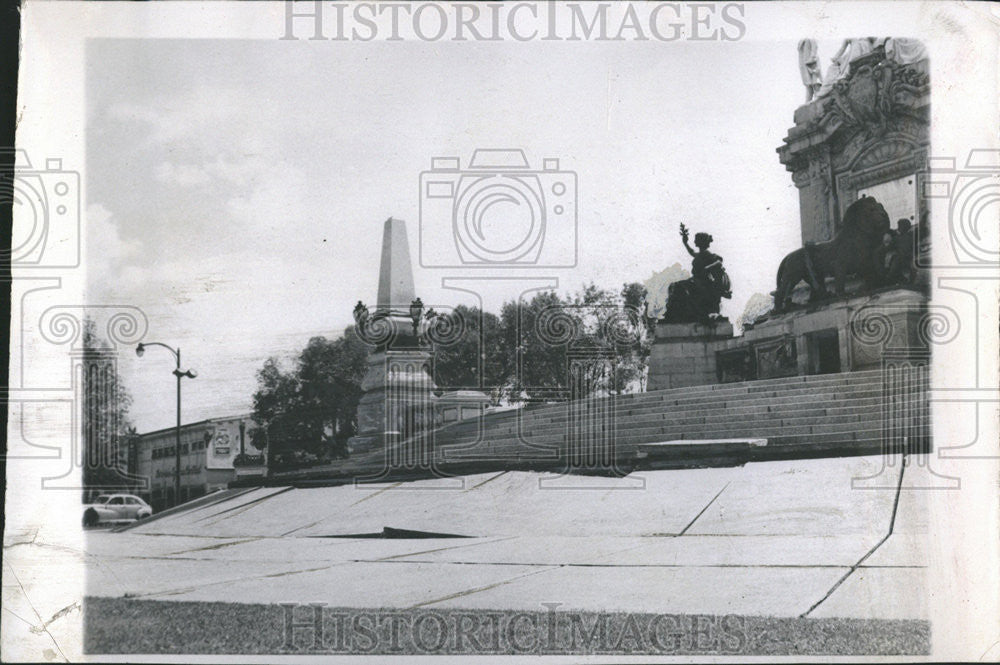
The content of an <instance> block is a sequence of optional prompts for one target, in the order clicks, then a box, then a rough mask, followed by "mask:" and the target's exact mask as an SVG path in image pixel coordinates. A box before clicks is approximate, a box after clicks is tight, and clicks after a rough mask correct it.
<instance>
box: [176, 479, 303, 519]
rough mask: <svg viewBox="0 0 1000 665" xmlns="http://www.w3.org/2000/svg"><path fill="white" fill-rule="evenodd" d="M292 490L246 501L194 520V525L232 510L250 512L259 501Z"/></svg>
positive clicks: (286, 488)
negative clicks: (241, 509)
mask: <svg viewBox="0 0 1000 665" xmlns="http://www.w3.org/2000/svg"><path fill="white" fill-rule="evenodd" d="M293 489H295V488H294V487H285V488H283V489H280V490H278V491H277V492H272V493H271V494H268V495H267V496H262V497H260V498H259V499H254V500H253V501H247V502H246V503H241V504H240V505H238V506H233V507H232V508H226V509H225V510H220V511H219V512H217V513H212V514H211V515H209V516H207V517H202V518H201V519H200V520H195V521H194V524H198V523H199V522H204V521H205V520H208V519H212V518H213V517H218V516H219V515H225V514H226V513H229V512H232V511H234V510H239V509H240V508H243V509H244V510H243V511H241V512H246V511H247V510H250V508H252V507H254V506H255V505H257V504H258V503H260V502H261V501H266V500H268V499H270V498H272V497H275V496H278V495H279V494H284V493H285V492H288V491H289V490H293ZM234 498H235V497H234ZM236 514H237V515H239V514H240V513H236ZM230 517H232V515H230ZM210 524H214V522H211V523H210Z"/></svg>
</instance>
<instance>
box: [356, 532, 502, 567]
mask: <svg viewBox="0 0 1000 665" xmlns="http://www.w3.org/2000/svg"><path fill="white" fill-rule="evenodd" d="M512 538H517V536H505V537H501V538H487V539H484V540H481V541H480V542H478V543H461V544H458V543H456V544H455V545H446V546H445V547H437V548H434V549H432V550H423V551H422V552H407V553H405V554H393V555H391V556H387V557H382V558H380V559H373V561H392V560H395V559H399V560H403V559H404V558H405V557H409V556H419V555H421V554H430V553H432V552H443V551H445V550H454V549H458V548H461V547H477V546H479V545H486V544H488V543H499V542H502V541H504V540H510V539H512ZM354 561H355V563H358V562H363V561H364V559H357V560H354Z"/></svg>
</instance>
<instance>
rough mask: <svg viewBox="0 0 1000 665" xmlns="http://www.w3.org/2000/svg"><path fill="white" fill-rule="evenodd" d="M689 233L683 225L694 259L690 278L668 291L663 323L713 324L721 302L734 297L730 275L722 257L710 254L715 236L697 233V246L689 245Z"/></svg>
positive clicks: (683, 236)
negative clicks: (711, 322) (710, 247)
mask: <svg viewBox="0 0 1000 665" xmlns="http://www.w3.org/2000/svg"><path fill="white" fill-rule="evenodd" d="M688 237H689V234H688V229H687V227H686V226H684V224H681V241H682V242H683V243H684V249H686V250H687V252H688V254H690V255H691V257H692V261H691V277H690V278H689V279H685V280H681V281H679V282H674V283H673V284H671V285H670V286H669V287H668V290H667V309H666V312H665V313H664V315H663V320H664V321H665V322H667V323H699V322H704V321H711V320H712V319H713V318H717V317H718V315H719V304H720V301H721V299H722V298H731V297H732V295H733V294H732V285H731V284H730V281H729V275H727V274H726V269H725V268H724V267H723V265H722V257H721V256H719V255H718V254H715V253H713V252H710V251H708V248H709V246H710V245H711V244H712V240H713V238H712V236H711V235H709V234H708V233H696V234H695V236H694V245H695V247H697V248H698V251H697V252H696V251H695V250H693V249H691V246H690V245H689V244H688Z"/></svg>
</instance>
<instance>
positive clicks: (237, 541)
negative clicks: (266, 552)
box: [166, 538, 260, 556]
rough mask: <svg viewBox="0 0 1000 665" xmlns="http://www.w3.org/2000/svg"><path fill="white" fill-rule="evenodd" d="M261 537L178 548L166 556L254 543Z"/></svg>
mask: <svg viewBox="0 0 1000 665" xmlns="http://www.w3.org/2000/svg"><path fill="white" fill-rule="evenodd" d="M256 540H260V538H244V539H243V540H234V541H233V542H231V543H219V544H217V545H205V546H204V547H193V548H191V549H187V550H178V551H176V552H168V553H167V555H166V556H173V555H175V554H189V553H191V552H202V551H205V550H219V549H222V548H223V547H232V546H233V545H242V544H243V543H252V542H254V541H256Z"/></svg>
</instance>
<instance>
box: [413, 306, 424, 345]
mask: <svg viewBox="0 0 1000 665" xmlns="http://www.w3.org/2000/svg"><path fill="white" fill-rule="evenodd" d="M423 313H424V302H423V301H422V300H421V299H420V298H417V299H416V300H414V301H413V302H411V303H410V320H411V321H413V336H414V337H416V336H417V330H418V328H419V327H420V317H421V315H422V314H423Z"/></svg>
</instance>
